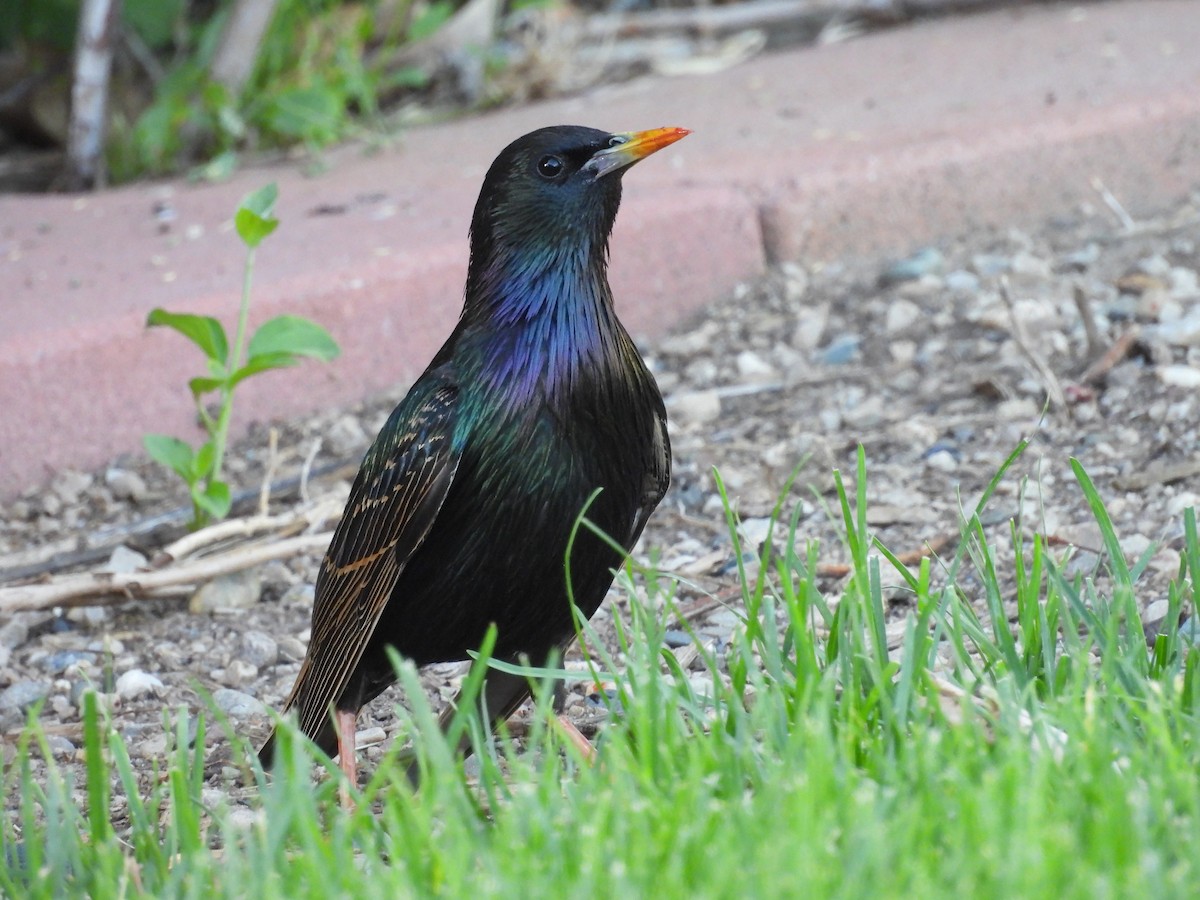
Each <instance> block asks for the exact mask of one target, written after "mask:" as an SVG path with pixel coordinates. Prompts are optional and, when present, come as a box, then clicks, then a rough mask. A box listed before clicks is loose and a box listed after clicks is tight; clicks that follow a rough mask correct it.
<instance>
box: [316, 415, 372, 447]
mask: <svg viewBox="0 0 1200 900" xmlns="http://www.w3.org/2000/svg"><path fill="white" fill-rule="evenodd" d="M324 439H325V443H326V445H328V447H329V452H330V453H332V454H333V455H334V456H349V455H350V454H351V453H353V452H354V451H355V450H360V449H361V448H363V447H365V446H366V444H367V434H366V432H365V431H363V430H362V425H360V424H359V422H358V418H357V417H356V416H342V417H340V418H339V419H338V420H337V421H336V422H334V423H333V425H331V426H330V427H329V430H328V431H326V432H325V435H324Z"/></svg>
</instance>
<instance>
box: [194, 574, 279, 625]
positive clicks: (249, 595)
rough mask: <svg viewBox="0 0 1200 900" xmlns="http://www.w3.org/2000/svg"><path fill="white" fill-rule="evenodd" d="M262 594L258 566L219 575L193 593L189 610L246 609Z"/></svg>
mask: <svg viewBox="0 0 1200 900" xmlns="http://www.w3.org/2000/svg"><path fill="white" fill-rule="evenodd" d="M260 596H262V572H261V571H260V570H259V568H258V567H257V566H255V567H254V568H250V569H243V570H242V571H241V572H230V573H229V574H228V575H218V576H217V577H216V578H214V579H213V580H212V581H208V582H205V583H204V584H202V585H201V586H200V589H199V590H197V591H196V593H194V594H193V595H192V599H191V600H190V601H189V602H188V611H189V612H191V613H192V614H193V615H199V614H200V613H206V612H216V611H217V610H224V609H246V608H248V607H251V606H253V605H254V604H255V603H257V602H258V598H259V597H260Z"/></svg>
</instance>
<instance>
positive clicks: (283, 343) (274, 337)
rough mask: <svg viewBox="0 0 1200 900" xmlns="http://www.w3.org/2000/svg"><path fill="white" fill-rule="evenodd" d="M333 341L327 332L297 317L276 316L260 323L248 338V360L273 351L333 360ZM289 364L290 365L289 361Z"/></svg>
mask: <svg viewBox="0 0 1200 900" xmlns="http://www.w3.org/2000/svg"><path fill="white" fill-rule="evenodd" d="M340 352H341V351H340V350H339V349H338V345H337V342H336V341H334V339H333V338H332V337H330V335H329V332H328V331H326V330H325V329H324V328H322V327H321V326H320V325H318V324H317V323H316V322H313V321H311V320H309V319H305V318H302V317H301V316H276V317H275V318H273V319H269V320H268V321H266V322H263V323H262V325H260V326H259V328H258V331H256V332H254V337H252V338H250V359H251V360H253V359H254V357H256V356H265V355H269V354H275V353H292V354H295V355H296V356H310V357H312V358H314V359H320V360H324V361H325V362H329V360H331V359H336V358H337V355H338V353H340ZM289 365H290V364H289Z"/></svg>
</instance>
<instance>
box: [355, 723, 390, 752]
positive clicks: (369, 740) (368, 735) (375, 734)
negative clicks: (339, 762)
mask: <svg viewBox="0 0 1200 900" xmlns="http://www.w3.org/2000/svg"><path fill="white" fill-rule="evenodd" d="M386 740H387V732H386V731H384V730H383V729H382V728H380V727H379V726H378V725H376V726H375V727H373V728H364V729H363V730H362V731H359V732H356V733H355V735H354V746H355V748H356V749H362V748H363V747H371V746H373V745H375V744H382V743H383V742H384V741H386Z"/></svg>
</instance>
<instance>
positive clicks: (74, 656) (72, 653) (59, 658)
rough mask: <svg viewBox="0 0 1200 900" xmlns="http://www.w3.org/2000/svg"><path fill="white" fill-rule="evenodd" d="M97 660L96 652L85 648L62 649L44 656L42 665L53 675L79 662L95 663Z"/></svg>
mask: <svg viewBox="0 0 1200 900" xmlns="http://www.w3.org/2000/svg"><path fill="white" fill-rule="evenodd" d="M95 662H96V654H95V653H88V652H87V651H84V650H60V651H59V652H58V653H51V654H50V655H49V656H46V657H43V658H42V660H41V667H42V668H43V669H45V670H46V671H47V672H48V673H49V674H51V675H59V674H61V673H63V672H65V671H67V669H69V668H70V667H71V666H74V665H78V664H79V663H88V664H91V665H94V664H95Z"/></svg>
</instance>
